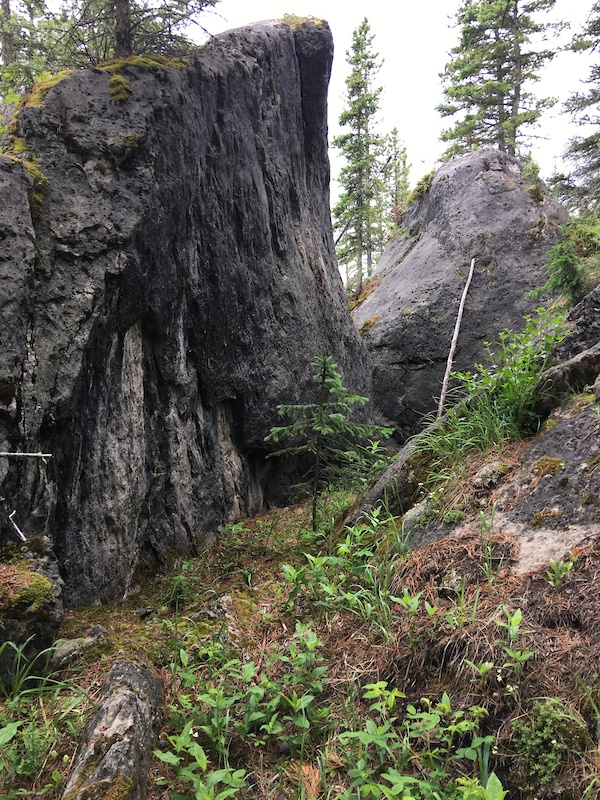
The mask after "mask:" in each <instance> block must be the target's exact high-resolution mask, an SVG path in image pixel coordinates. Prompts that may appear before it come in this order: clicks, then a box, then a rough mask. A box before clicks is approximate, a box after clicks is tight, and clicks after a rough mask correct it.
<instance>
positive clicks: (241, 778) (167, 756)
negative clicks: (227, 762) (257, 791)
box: [154, 720, 247, 800]
mask: <svg viewBox="0 0 600 800" xmlns="http://www.w3.org/2000/svg"><path fill="white" fill-rule="evenodd" d="M197 735H198V734H197V733H196V731H195V730H194V721H193V720H190V721H189V722H187V723H186V725H185V726H184V728H183V730H182V731H181V733H179V734H177V735H174V736H167V741H168V742H169V744H170V745H171V749H170V750H166V751H163V750H155V751H154V755H155V756H156V757H157V758H158V759H160V760H161V761H163V762H164V763H166V764H169V766H170V767H171V768H172V769H173V771H174V773H175V776H176V778H177V781H178V783H180V784H191V789H192V791H193V792H194V794H193V797H195V798H196V800H225V798H227V797H236V796H237V795H238V792H239V790H240V789H243V788H244V787H245V786H246V783H247V782H246V770H244V769H237V770H234V769H231V768H230V767H226V768H224V769H218V770H209V764H210V762H209V759H208V757H207V755H206V753H205V751H204V749H203V748H202V747H201V746H200V745H199V744H198V742H197V741H196V738H195V737H197ZM157 783H158V784H159V786H168V785H169V783H170V781H169V780H168V779H167V778H159V779H158V781H157ZM170 796H171V798H172V800H188V799H189V797H190V795H189V793H188V791H187V790H185V791H183V792H180V791H175V790H174V791H172V793H171V795H170Z"/></svg>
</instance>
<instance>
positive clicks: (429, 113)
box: [201, 0, 592, 193]
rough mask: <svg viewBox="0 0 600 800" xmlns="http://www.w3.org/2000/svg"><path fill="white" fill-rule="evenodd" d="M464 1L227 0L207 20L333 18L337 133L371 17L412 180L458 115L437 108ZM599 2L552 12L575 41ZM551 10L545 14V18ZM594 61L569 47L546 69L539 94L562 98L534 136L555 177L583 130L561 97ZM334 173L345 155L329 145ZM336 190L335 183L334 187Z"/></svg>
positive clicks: (232, 23)
mask: <svg viewBox="0 0 600 800" xmlns="http://www.w3.org/2000/svg"><path fill="white" fill-rule="evenodd" d="M459 5H460V0H418V2H406V0H396V2H390V0H370V2H364V0H251V2H248V0H221V1H220V2H219V3H218V5H217V6H216V7H215V10H214V11H213V12H210V13H205V14H203V15H202V19H201V24H202V25H203V26H204V27H205V28H206V29H207V30H208V31H209V32H210V33H212V34H216V33H220V32H221V31H225V30H228V29H230V28H237V27H240V26H242V25H247V24H249V23H251V22H256V21H259V20H264V19H279V18H281V17H282V16H283V15H284V14H286V13H293V14H298V15H302V16H309V15H310V16H314V17H318V18H320V19H325V20H327V21H328V22H329V24H330V26H331V30H332V33H333V39H334V45H335V55H334V63H333V73H332V78H331V83H330V87H329V131H330V138H332V137H333V136H335V135H336V134H337V133H338V132H339V130H340V129H339V126H338V118H339V115H340V112H341V111H342V109H343V108H344V96H345V84H344V81H345V79H346V76H347V75H348V71H349V67H348V64H347V63H346V52H347V51H348V49H349V48H350V45H351V41H352V32H353V30H354V29H355V28H356V27H358V25H359V24H360V23H361V22H362V20H363V19H364V17H365V16H366V17H367V18H368V20H369V24H370V26H371V33H372V34H373V35H374V37H375V38H374V42H373V47H374V49H375V51H376V52H378V53H379V55H380V57H381V58H382V59H383V66H382V68H381V71H380V72H379V75H378V80H377V83H378V84H379V85H380V86H382V87H383V93H382V97H381V115H380V117H381V119H380V128H381V132H382V133H386V132H388V131H391V130H392V128H394V127H397V128H398V131H399V134H400V138H401V139H403V140H404V142H405V144H406V147H407V151H408V160H409V163H410V164H412V169H411V174H410V180H411V184H414V183H416V181H418V180H419V179H420V178H421V177H422V176H423V175H424V174H425V173H426V172H428V171H429V170H431V169H432V168H433V167H434V165H435V162H436V160H437V158H438V157H439V155H440V154H441V152H442V151H443V150H444V148H445V145H444V144H442V143H441V142H439V135H440V132H441V130H442V128H444V127H448V126H449V125H450V124H451V120H449V119H444V120H442V118H441V117H440V116H439V114H438V113H437V111H436V110H435V107H436V106H437V105H438V103H440V102H441V100H442V99H443V95H442V92H441V84H440V78H439V74H440V73H441V72H442V71H443V69H444V66H445V64H446V62H447V61H448V53H449V51H450V48H452V47H453V46H454V45H455V44H456V43H457V41H458V31H457V29H455V28H453V27H451V26H452V25H453V21H454V16H455V13H456V10H457V9H458V7H459ZM591 7H592V0H557V3H556V7H555V10H554V13H553V17H554V18H556V19H561V18H562V19H564V20H565V21H569V22H570V23H571V29H570V31H568V32H566V33H564V34H562V39H563V40H566V41H568V40H570V38H571V36H572V34H573V33H574V32H576V31H578V30H579V29H580V27H581V24H582V23H583V22H584V21H585V19H586V17H587V14H588V13H589V11H590V9H591ZM544 16H545V15H542V18H544ZM589 67H590V56H589V55H587V54H574V53H565V54H561V55H560V56H558V57H557V58H555V59H554V61H552V62H551V63H550V64H549V65H548V66H547V67H546V69H545V71H544V77H543V80H542V81H540V83H539V84H538V85H537V86H538V88H536V90H535V91H536V94H538V93H539V95H540V96H545V97H547V96H553V97H558V98H559V103H558V104H557V106H555V108H554V109H553V110H551V111H549V112H546V115H545V117H544V120H543V123H542V125H541V126H540V128H539V129H538V131H537V132H536V135H537V136H540V137H542V138H540V139H536V140H533V141H532V145H531V149H532V154H533V157H534V159H535V160H536V161H537V162H538V163H539V164H540V166H541V171H542V175H543V176H545V177H548V176H549V175H550V174H551V173H552V171H553V169H554V167H555V165H557V166H560V155H561V153H562V151H563V150H564V147H565V145H566V143H567V141H568V139H569V138H570V137H571V136H573V135H574V134H576V133H577V129H576V128H575V127H573V125H572V124H570V122H569V119H568V117H567V116H566V115H564V114H561V113H560V106H561V103H562V102H563V101H564V100H565V99H566V97H567V96H568V95H569V94H571V93H572V92H573V91H576V90H577V89H578V88H580V84H579V81H580V80H581V79H585V78H586V77H587V75H588V72H589ZM330 156H331V160H332V177H335V175H336V172H337V169H339V166H340V161H339V157H338V156H337V154H336V152H335V151H333V150H332V151H330ZM332 191H333V192H334V193H335V191H336V190H335V187H332Z"/></svg>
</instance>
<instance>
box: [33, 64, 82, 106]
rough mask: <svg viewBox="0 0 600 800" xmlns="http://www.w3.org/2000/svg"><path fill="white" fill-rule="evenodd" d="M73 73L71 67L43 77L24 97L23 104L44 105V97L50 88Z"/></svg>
mask: <svg viewBox="0 0 600 800" xmlns="http://www.w3.org/2000/svg"><path fill="white" fill-rule="evenodd" d="M70 74H71V70H70V69H64V70H62V72H57V73H56V74H55V75H50V76H49V77H47V78H43V79H42V80H41V81H38V82H37V83H35V84H34V86H33V89H32V90H31V91H30V92H29V93H28V94H26V95H25V97H24V98H23V105H24V106H29V107H39V106H43V105H44V99H45V97H46V95H47V94H48V92H49V91H50V89H52V88H53V87H54V86H56V84H57V83H60V82H61V81H62V80H64V79H65V78H66V77H68V76H69V75H70Z"/></svg>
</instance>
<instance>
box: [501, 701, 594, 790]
mask: <svg viewBox="0 0 600 800" xmlns="http://www.w3.org/2000/svg"><path fill="white" fill-rule="evenodd" d="M512 731H513V736H512V743H513V745H514V746H515V750H516V752H517V753H519V756H520V759H521V760H522V762H523V763H524V765H525V768H526V770H527V773H528V776H529V777H530V778H534V779H535V780H537V781H539V783H540V784H541V785H542V786H544V785H545V784H547V783H550V781H551V780H552V779H553V778H554V777H555V776H556V774H557V773H558V771H559V769H560V767H561V766H562V764H563V763H564V761H565V760H566V757H567V754H568V753H569V751H570V752H583V751H584V750H585V745H586V742H587V738H588V732H587V729H586V726H585V724H584V722H583V720H581V719H580V718H579V717H578V716H576V715H575V714H574V713H573V712H570V711H569V710H568V708H565V706H564V703H563V702H562V701H559V700H556V699H553V698H546V699H541V700H535V701H534V703H533V707H532V708H531V711H530V713H529V715H528V716H527V717H526V718H524V719H521V718H518V719H516V720H515V721H514V722H513V724H512Z"/></svg>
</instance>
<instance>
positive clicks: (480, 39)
mask: <svg viewBox="0 0 600 800" xmlns="http://www.w3.org/2000/svg"><path fill="white" fill-rule="evenodd" d="M555 1H556V0H529V1H528V2H524V0H464V2H463V3H462V4H461V6H460V8H459V10H458V12H457V15H456V24H457V26H458V27H459V29H460V39H459V43H458V44H457V46H456V47H454V48H453V49H452V51H451V54H452V58H451V60H450V61H449V62H448V64H447V65H446V69H445V71H444V73H443V75H442V76H441V77H442V79H443V82H444V84H445V85H444V95H445V98H446V101H445V103H442V104H441V105H439V106H438V111H439V112H440V114H441V115H442V117H457V120H456V122H455V123H454V125H453V126H452V127H451V128H448V129H447V130H445V131H444V132H443V133H442V136H441V139H442V141H446V142H452V144H451V145H450V147H449V148H448V150H447V151H446V154H445V155H446V157H451V156H454V155H460V154H463V153H467V152H469V151H470V150H472V149H473V148H474V147H480V146H492V147H497V148H498V149H499V150H502V151H503V152H506V153H509V154H511V155H515V154H516V151H517V147H518V144H519V141H520V139H521V137H522V133H521V129H522V128H529V127H531V126H532V125H534V124H535V123H536V122H537V121H538V120H539V117H540V115H541V113H542V111H543V110H544V109H545V108H548V107H549V106H551V105H552V104H553V103H554V102H555V101H554V100H553V99H551V98H544V99H537V98H535V97H534V96H533V94H532V93H531V92H530V91H529V89H528V86H529V85H530V84H531V83H534V82H536V81H537V80H539V72H540V69H541V67H542V66H543V65H544V64H545V63H546V62H547V61H549V60H550V59H551V58H553V57H554V55H555V54H556V51H555V50H552V49H548V48H544V49H540V48H537V47H534V46H532V39H533V38H534V36H535V37H537V38H538V40H539V38H540V36H541V35H543V34H547V32H548V30H549V29H550V28H551V27H553V26H551V25H550V24H548V23H544V22H542V21H540V14H541V13H543V12H547V11H549V10H550V9H551V8H552V7H553V6H554V4H555ZM554 27H555V26H554Z"/></svg>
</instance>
